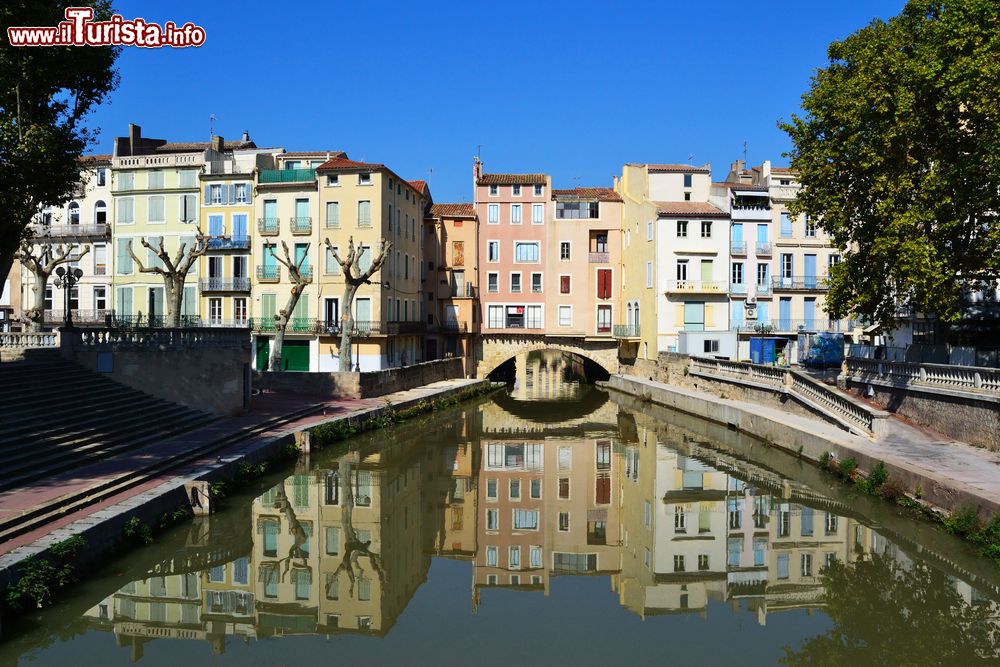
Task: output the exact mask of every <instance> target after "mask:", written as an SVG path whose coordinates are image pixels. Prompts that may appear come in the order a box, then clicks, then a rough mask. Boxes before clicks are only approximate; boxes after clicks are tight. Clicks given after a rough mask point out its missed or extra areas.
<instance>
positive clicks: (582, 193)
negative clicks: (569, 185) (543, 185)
mask: <svg viewBox="0 0 1000 667" xmlns="http://www.w3.org/2000/svg"><path fill="white" fill-rule="evenodd" d="M567 197H572V198H574V199H596V200H597V201H622V198H621V195H619V194H618V193H617V192H615V191H614V190H612V189H611V188H573V189H572V190H553V191H552V198H553V199H560V198H567Z"/></svg>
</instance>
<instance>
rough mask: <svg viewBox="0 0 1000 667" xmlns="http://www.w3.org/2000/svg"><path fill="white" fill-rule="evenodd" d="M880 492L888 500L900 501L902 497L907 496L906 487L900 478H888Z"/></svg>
mask: <svg viewBox="0 0 1000 667" xmlns="http://www.w3.org/2000/svg"><path fill="white" fill-rule="evenodd" d="M878 493H879V495H880V496H882V497H883V498H885V499H886V500H888V501H890V502H894V503H898V502H899V501H900V499H901V498H905V497H906V487H905V486H904V485H903V483H902V482H900V481H899V480H898V479H887V480H886V481H885V482H884V483H883V484H882V485H881V486H880V487H879V490H878Z"/></svg>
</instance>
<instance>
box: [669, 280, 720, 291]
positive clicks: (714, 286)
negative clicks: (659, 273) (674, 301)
mask: <svg viewBox="0 0 1000 667" xmlns="http://www.w3.org/2000/svg"><path fill="white" fill-rule="evenodd" d="M728 285H729V283H726V282H723V281H721V280H674V281H672V282H670V283H668V284H667V293H672V294H725V293H726V287H728Z"/></svg>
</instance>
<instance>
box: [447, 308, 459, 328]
mask: <svg viewBox="0 0 1000 667" xmlns="http://www.w3.org/2000/svg"><path fill="white" fill-rule="evenodd" d="M444 321H445V323H446V324H449V325H452V326H454V325H457V324H458V306H450V305H449V306H445V308H444Z"/></svg>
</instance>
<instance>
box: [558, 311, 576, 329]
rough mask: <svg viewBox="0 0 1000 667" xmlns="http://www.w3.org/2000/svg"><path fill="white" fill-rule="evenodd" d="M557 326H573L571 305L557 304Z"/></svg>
mask: <svg viewBox="0 0 1000 667" xmlns="http://www.w3.org/2000/svg"><path fill="white" fill-rule="evenodd" d="M559 326H561V327H569V326H573V306H559Z"/></svg>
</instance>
